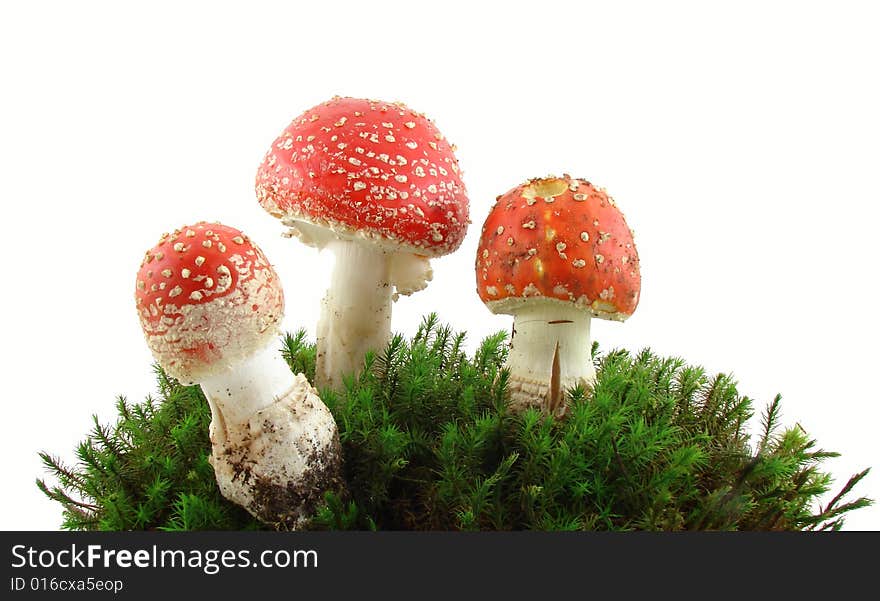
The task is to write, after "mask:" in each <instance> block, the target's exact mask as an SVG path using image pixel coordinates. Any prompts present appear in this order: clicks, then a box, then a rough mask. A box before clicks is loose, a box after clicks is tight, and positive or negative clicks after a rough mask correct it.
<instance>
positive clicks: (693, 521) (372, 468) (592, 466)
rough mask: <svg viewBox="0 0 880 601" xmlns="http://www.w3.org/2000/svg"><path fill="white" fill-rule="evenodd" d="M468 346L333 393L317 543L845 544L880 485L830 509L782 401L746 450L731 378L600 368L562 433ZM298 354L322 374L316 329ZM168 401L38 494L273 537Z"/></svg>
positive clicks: (171, 389)
mask: <svg viewBox="0 0 880 601" xmlns="http://www.w3.org/2000/svg"><path fill="white" fill-rule="evenodd" d="M464 342H465V334H464V333H456V332H453V331H452V330H451V329H450V328H449V327H446V326H441V325H440V324H438V323H437V321H436V318H435V317H434V316H429V317H428V318H426V319H425V321H424V322H423V324H422V326H421V327H420V329H419V331H418V333H417V334H416V335H415V336H414V337H413V338H412V339H411V340H405V339H404V338H403V337H401V336H395V337H394V338H393V339H392V341H391V342H390V343H389V345H388V347H387V348H386V349H384V351H383V352H382V353H381V354H377V355H368V356H367V357H366V359H365V369H364V371H363V374H362V375H361V376H360V377H358V378H349V379H348V380H347V381H346V386H345V391H344V392H343V393H342V394H336V393H333V392H330V391H322V394H321V396H322V398H323V399H324V401H325V402H326V403H327V405H328V407H330V409H331V411H332V412H333V414H334V416H335V418H336V421H337V424H338V426H339V434H340V439H341V442H342V446H343V451H344V454H345V477H346V481H347V484H348V489H349V494H348V495H347V496H346V497H345V498H340V497H337V496H334V495H329V496H328V497H327V503H326V505H325V506H324V507H322V508H321V509H320V510H319V511H318V513H317V515H316V516H315V519H314V520H313V524H312V527H313V528H316V529H396V530H404V529H405V530H513V529H539V530H584V529H587V530H686V529H692V530H706V529H712V530H812V529H838V528H840V527H841V525H842V524H843V518H844V516H845V514H846V513H848V512H850V511H853V510H856V509H858V508H861V507H865V506H867V505H869V504H870V503H871V501H870V500H868V499H865V498H857V499H854V500H851V501H846V500H845V499H846V497H847V496H848V495H849V494H850V493H851V490H852V488H853V487H854V486H855V485H856V484H857V483H858V481H859V480H861V479H862V478H863V477H864V476H865V475H866V474H867V472H868V470H865V471H863V472H861V473H859V474H856V475H855V476H853V477H852V478H851V479H850V480H849V482H847V484H846V485H845V486H844V487H843V489H842V490H841V491H840V493H839V494H838V495H836V496H835V497H834V499H833V500H832V501H831V502H830V503H829V504H828V505H826V506H824V507H821V506H819V505H818V502H819V499H820V498H822V497H824V495H825V494H826V493H827V492H828V491H829V489H830V485H831V477H830V475H829V474H827V473H825V472H823V471H821V464H822V462H823V460H825V459H827V458H829V457H834V456H836V454H835V453H829V452H825V451H821V450H819V449H817V448H816V446H815V441H813V440H811V439H810V438H809V437H808V436H807V434H806V433H805V432H803V431H802V430H801V429H800V428H799V427H794V428H788V429H781V428H780V427H779V421H780V399H779V397H777V398H776V399H774V400H773V402H771V403H770V405H769V406H768V407H767V409H766V410H765V412H764V414H763V416H762V417H763V419H762V429H761V432H760V433H759V435H758V436H757V437H756V439H755V440H750V438H749V436H748V425H749V423H750V420H751V419H752V417H753V405H752V401H751V400H750V399H749V398H747V397H744V396H741V395H740V394H739V393H738V392H737V390H736V385H735V383H734V382H733V381H732V380H731V379H730V377H729V376H726V375H715V376H709V375H708V374H706V373H705V372H704V371H703V370H702V369H701V368H699V367H695V366H689V365H686V364H685V362H684V361H682V360H681V359H678V358H664V357H658V356H656V355H655V354H653V353H652V352H651V351H650V350H643V351H641V352H640V353H638V354H636V355H632V354H630V353H628V352H626V351H613V352H610V353H608V354H605V355H600V354H598V352H597V349H596V346H595V345H594V347H593V351H594V361H595V363H596V368H597V373H598V379H597V382H596V385H595V387H594V389H593V390H590V391H585V390H579V389H575V390H572V391H569V394H570V401H571V410H570V412H569V415H568V416H567V418H566V419H564V420H562V421H556V420H552V419H549V418H545V417H544V416H542V415H541V414H539V413H537V412H535V411H531V412H527V413H525V414H523V415H518V416H516V415H511V414H509V413H508V412H507V411H506V410H505V404H504V399H505V390H506V382H507V376H506V372H505V371H503V370H502V369H501V365H502V364H503V362H504V358H505V354H506V350H507V345H506V342H507V340H506V336H505V334H504V333H498V334H496V335H494V336H491V337H489V338H487V339H486V340H484V341H483V343H482V344H481V345H480V346H479V348H478V349H477V351H476V352H475V354H474V356H472V357H470V356H468V355H467V354H466V353H465V350H464ZM282 353H283V355H284V357H285V359H286V360H287V362H288V363H289V364H290V365H291V368H292V369H293V370H294V371H297V372H300V371H302V372H304V373H306V374H307V375H308V376H309V377H311V376H312V375H313V374H314V360H315V349H314V345H313V344H311V343H309V342H308V341H307V339H306V336H305V334H304V332H298V333H297V334H296V335H288V336H286V337H285V338H284V340H283V348H282ZM157 376H158V379H159V394H160V396H161V400H160V401H159V402H158V403H156V402H155V401H153V400H152V399H147V401H146V402H145V403H143V404H139V405H130V404H129V403H127V402H126V401H125V400H124V399H120V400H119V402H118V404H117V406H118V409H119V420H118V421H117V423H116V425H115V426H113V427H112V428H111V427H104V426H101V425H100V424H98V423H97V422H96V425H95V429H94V430H93V431H92V432H91V433H90V435H89V436H88V437H87V439H86V441H84V442H83V443H82V444H81V445H80V447H79V449H78V458H79V462H78V464H77V465H76V466H75V467H68V466H64V465H62V464H61V463H60V462H59V461H57V460H55V459H53V458H51V457H49V456H48V455H43V459H44V462H45V463H46V466H47V468H48V469H49V471H50V472H51V473H52V475H53V476H54V479H55V480H56V481H57V484H55V485H53V486H52V487H51V488H50V486H49V485H47V484H46V483H45V482H44V481H42V480H39V481H38V485H39V486H40V488H41V489H42V490H43V491H44V492H45V493H46V494H47V495H49V496H50V497H51V498H53V499H55V500H56V501H59V502H60V503H61V505H62V506H63V508H64V521H63V527H65V528H69V529H107V530H123V529H165V530H193V529H214V530H220V529H244V528H258V527H261V525H260V524H258V523H256V522H255V521H254V520H253V519H251V518H250V516H248V515H247V514H246V513H245V512H244V511H243V510H241V509H240V508H238V507H236V506H235V505H233V504H231V503H229V502H228V501H226V500H225V499H223V498H222V496H221V495H220V493H219V491H218V489H217V486H216V484H215V482H214V477H213V472H212V470H211V466H210V464H209V463H208V461H207V457H208V455H209V451H210V449H209V444H210V443H209V441H208V436H207V431H208V423H209V421H210V415H209V412H208V409H207V406H206V404H205V402H204V398H203V397H202V394H201V391H200V390H199V389H198V387H183V386H180V385H179V384H177V383H176V382H175V381H173V380H171V379H169V378H168V377H167V376H166V375H165V374H164V373H163V372H162V371H161V370H157Z"/></svg>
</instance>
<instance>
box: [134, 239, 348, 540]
mask: <svg viewBox="0 0 880 601" xmlns="http://www.w3.org/2000/svg"><path fill="white" fill-rule="evenodd" d="M135 298H136V301H137V310H138V314H139V316H140V321H141V326H142V327H143V330H144V336H145V338H146V341H147V344H148V345H149V347H150V350H151V351H152V352H153V356H154V357H155V358H156V361H158V363H159V364H160V365H161V366H162V367H163V368H164V369H165V371H166V372H167V373H168V374H169V375H171V376H173V377H175V378H177V379H178V380H180V381H181V382H182V383H183V384H187V385H191V384H200V385H201V388H202V391H203V392H204V393H205V397H206V398H207V400H208V404H209V406H210V408H211V418H212V419H211V427H210V434H211V442H212V447H213V449H212V460H211V463H212V465H213V466H214V471H215V474H216V478H217V483H218V485H219V486H220V490H221V492H222V493H223V495H224V496H225V497H226V498H228V499H230V500H232V501H234V502H236V503H238V504H239V505H242V506H243V507H244V508H245V509H247V510H248V511H249V512H250V513H251V514H253V515H254V516H255V517H257V518H259V519H260V520H263V521H264V522H267V523H273V524H279V525H283V526H284V527H288V528H296V527H298V526H300V525H302V523H303V522H304V521H305V520H306V519H307V518H308V517H309V516H310V515H311V514H312V512H313V511H314V510H315V508H316V507H317V504H318V503H319V502H320V501H321V500H322V499H323V494H324V492H325V491H326V490H328V489H335V488H338V487H339V483H340V475H339V474H340V467H341V452H340V446H339V439H338V434H337V429H336V423H335V422H334V421H333V417H332V415H331V414H330V412H329V411H328V410H327V407H325V406H324V404H323V403H322V402H321V400H320V398H318V396H317V393H316V392H315V390H314V389H313V388H312V387H311V385H309V383H308V381H307V380H306V378H305V376H304V375H302V374H297V375H294V374H293V373H292V372H291V371H290V368H289V367H288V366H287V364H286V363H285V362H284V360H283V358H282V357H281V355H280V354H279V352H278V351H277V349H275V348H273V347H272V344H271V343H272V341H273V340H276V335H277V334H278V327H279V324H280V322H281V319H282V316H283V311H284V295H283V292H282V289H281V282H280V281H279V279H278V276H277V274H276V273H275V270H274V269H273V268H272V266H271V265H270V264H269V262H268V261H267V260H266V257H265V256H264V255H263V253H262V251H261V250H260V249H259V248H258V247H257V246H256V245H255V244H253V243H252V242H251V241H250V240H249V239H248V238H247V236H245V235H244V234H242V233H241V232H240V231H238V230H237V229H234V228H231V227H228V226H225V225H222V224H219V223H205V222H199V223H196V224H194V225H191V226H189V227H183V228H181V229H179V230H175V231H174V232H173V233H172V234H164V235H163V236H162V238H161V239H160V240H159V243H158V244H157V245H156V246H155V247H153V248H152V249H150V250H149V251H147V253H146V255H145V257H144V260H143V262H142V263H141V267H140V270H139V271H138V276H137V289H136V293H135Z"/></svg>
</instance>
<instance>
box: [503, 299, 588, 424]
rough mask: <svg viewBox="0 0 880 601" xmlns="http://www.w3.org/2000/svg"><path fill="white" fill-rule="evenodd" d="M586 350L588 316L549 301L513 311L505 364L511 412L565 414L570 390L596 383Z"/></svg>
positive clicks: (576, 309)
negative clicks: (536, 410)
mask: <svg viewBox="0 0 880 601" xmlns="http://www.w3.org/2000/svg"><path fill="white" fill-rule="evenodd" d="M590 347H591V344H590V315H589V313H588V312H586V311H584V310H582V309H579V308H577V307H574V306H569V305H566V304H564V303H561V302H552V301H548V302H539V304H537V305H535V306H530V307H523V308H520V309H517V311H516V313H515V315H514V322H513V338H512V343H511V349H510V353H509V355H508V359H507V365H506V367H508V368H509V370H510V384H509V390H510V396H511V398H510V404H511V408H512V409H514V410H522V409H524V408H527V407H539V408H541V409H544V410H545V411H547V412H548V413H560V412H561V411H563V410H564V404H565V403H564V401H565V394H566V391H567V390H568V389H570V388H572V387H574V386H576V385H582V386H590V385H592V384H593V382H594V381H595V379H596V370H595V369H594V368H593V361H592V357H591V354H590V350H591V349H590Z"/></svg>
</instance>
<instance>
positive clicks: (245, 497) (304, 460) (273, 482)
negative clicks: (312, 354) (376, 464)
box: [211, 374, 344, 530]
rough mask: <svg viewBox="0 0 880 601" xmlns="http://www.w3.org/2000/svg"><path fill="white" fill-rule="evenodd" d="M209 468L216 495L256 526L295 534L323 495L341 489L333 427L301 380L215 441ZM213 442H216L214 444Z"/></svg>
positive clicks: (339, 453) (338, 451)
mask: <svg viewBox="0 0 880 601" xmlns="http://www.w3.org/2000/svg"><path fill="white" fill-rule="evenodd" d="M216 427H217V426H216V424H215V422H214V421H212V422H211V440H212V443H213V450H212V455H211V464H212V465H213V466H214V473H215V476H216V478H217V484H218V485H219V487H220V492H221V493H222V494H223V496H224V497H226V498H227V499H229V500H230V501H232V502H234V503H237V504H238V505H241V506H242V507H244V508H245V509H246V510H247V511H248V512H249V513H250V514H251V515H253V516H254V517H256V518H257V519H259V520H260V521H262V522H264V523H266V524H271V525H274V526H275V527H276V528H279V529H285V530H296V529H298V528H301V527H302V526H303V525H305V523H306V522H307V521H308V519H309V518H310V517H311V516H312V515H313V514H314V512H315V510H316V509H317V508H318V506H319V505H320V503H321V502H322V501H323V498H324V493H325V492H327V491H331V490H334V491H339V490H341V489H342V488H343V487H344V484H343V480H342V476H341V471H342V450H341V447H340V444H339V435H338V432H337V428H336V422H335V421H334V420H333V416H332V415H331V414H330V411H329V410H328V409H327V407H326V406H325V405H324V404H323V403H322V402H321V399H320V398H319V397H318V395H317V393H316V392H315V390H314V388H312V387H311V385H310V384H309V383H308V381H307V380H306V378H305V376H303V375H302V374H298V375H297V376H296V378H295V381H294V384H293V386H292V387H291V389H290V391H289V392H288V393H287V394H285V395H283V396H282V397H281V398H279V399H278V400H277V401H275V402H274V403H272V404H271V405H269V406H267V407H264V408H262V409H260V410H258V411H256V412H254V413H253V415H251V416H250V418H248V419H247V421H246V422H244V423H242V424H239V425H238V426H232V427H230V424H228V423H227V424H226V439H225V440H223V441H222V442H219V441H218V439H221V438H222V437H218V436H215V428H216ZM214 441H218V442H214Z"/></svg>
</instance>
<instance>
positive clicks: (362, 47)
mask: <svg viewBox="0 0 880 601" xmlns="http://www.w3.org/2000/svg"><path fill="white" fill-rule="evenodd" d="M605 4H608V5H611V4H613V7H610V6H605V7H597V6H593V5H590V4H588V3H584V2H570V3H557V2H552V1H548V0H542V1H541V2H527V3H515V2H504V3H497V4H494V3H492V4H490V3H478V2H475V1H471V2H452V1H449V0H444V1H442V2H430V3H428V2H422V3H420V2H416V1H414V0H413V1H410V2H390V1H383V2H350V3H348V2H341V1H339V0H334V1H325V2H302V3H297V2H285V3H263V2H249V3H246V6H247V8H244V6H245V3H240V6H239V7H237V8H234V7H232V6H231V5H226V4H222V3H211V4H210V5H209V4H205V5H199V4H196V3H183V2H173V3H166V2H159V1H155V0H153V1H150V2H144V3H141V4H140V5H138V4H136V3H129V2H112V3H111V2H108V3H94V2H82V1H80V2H57V3H45V2H18V3H12V2H7V3H3V5H2V8H0V207H2V208H0V211H2V236H0V252H2V280H0V286H2V294H0V316H2V320H3V325H2V345H0V353H2V361H0V366H2V367H0V369H2V379H3V394H2V420H0V427H2V436H0V441H2V442H0V444H2V449H0V452H2V455H0V457H2V465H3V468H4V473H3V494H2V496H0V502H2V504H3V505H2V510H0V529H13V530H17V529H49V530H51V529H56V528H57V527H58V526H59V524H60V520H61V515H60V507H59V506H58V505H57V504H55V503H53V502H50V501H48V500H46V499H44V498H43V497H42V495H41V494H40V493H39V492H38V491H37V489H36V487H35V486H34V479H35V478H36V477H37V476H41V475H43V472H42V468H41V465H40V463H39V461H38V458H37V451H39V450H48V451H50V452H52V453H55V454H59V455H61V456H62V457H63V458H65V459H67V460H72V459H73V449H74V446H75V444H76V443H77V442H78V441H79V440H81V439H82V438H83V436H84V435H85V433H86V432H87V431H88V430H89V429H90V427H91V421H90V415H91V414H92V413H96V414H98V415H99V416H100V417H101V419H102V420H104V421H107V420H111V419H112V418H113V417H114V410H113V404H114V399H115V397H116V396H117V395H125V396H127V397H128V398H129V399H131V400H135V401H138V400H142V399H143V398H144V396H145V395H147V394H149V393H150V392H152V391H153V390H154V381H153V377H152V373H151V369H150V364H151V362H152V358H151V356H150V354H149V352H148V350H147V347H146V345H145V344H144V341H143V338H142V335H141V331H140V327H139V324H138V320H137V317H136V314H135V310H134V303H133V292H134V282H135V279H134V277H135V273H136V270H137V268H138V265H139V263H140V259H141V256H142V254H143V252H144V251H145V250H146V249H147V248H149V247H150V246H152V245H153V244H154V243H155V241H156V240H157V238H158V236H159V235H160V234H161V233H162V232H164V231H168V230H170V229H173V228H174V227H176V226H180V225H184V224H187V223H190V222H193V221H196V220H200V219H206V220H219V221H222V222H225V223H228V224H230V225H234V226H236V227H239V228H240V229H243V230H244V231H245V232H247V233H248V234H250V235H251V236H252V237H253V238H254V239H255V240H256V241H257V242H258V243H259V244H260V245H261V246H262V247H263V249H264V251H265V252H266V254H267V255H268V256H269V258H270V259H271V260H272V261H273V262H274V263H275V265H276V267H277V269H278V271H279V273H280V275H281V278H282V281H283V282H284V283H285V284H286V287H287V302H288V314H287V317H286V321H285V327H286V328H287V329H290V330H294V329H297V328H299V327H306V328H308V329H309V331H310V332H313V331H314V325H315V321H316V318H317V314H318V307H319V301H320V298H321V296H322V295H323V287H324V284H325V282H326V279H327V277H326V273H325V271H326V268H327V265H328V261H327V259H325V258H323V257H322V258H320V259H319V256H318V254H317V253H316V252H315V251H314V250H312V249H309V248H306V247H304V246H302V245H300V244H299V243H297V242H296V241H293V240H285V239H282V238H281V237H280V232H281V227H280V225H279V224H278V223H277V222H276V221H275V220H274V219H272V218H271V217H270V216H269V215H268V214H266V213H264V212H263V211H262V210H261V209H260V207H259V206H258V204H257V203H256V200H255V197H254V192H253V180H254V174H255V171H256V167H257V165H258V164H259V162H260V160H261V158H262V156H263V153H264V151H265V149H266V148H267V147H268V145H269V144H270V143H271V142H272V140H273V139H274V138H275V136H276V135H277V134H279V133H280V132H281V130H282V129H283V128H284V127H285V126H286V125H287V124H288V123H289V121H290V120H292V119H293V117H295V116H296V115H298V114H299V113H300V112H302V111H303V110H305V109H307V108H309V107H311V106H313V105H315V104H317V103H319V102H321V101H323V100H325V99H327V98H329V97H330V96H332V95H334V94H339V95H349V96H361V97H374V98H380V99H384V100H401V101H403V102H405V103H407V104H408V105H410V106H411V107H413V108H415V109H417V110H420V111H424V112H425V113H427V114H428V116H430V117H432V118H433V119H434V120H435V122H436V123H437V125H438V127H439V128H440V129H441V131H443V132H444V133H445V134H446V136H447V137H448V138H449V139H450V140H451V141H452V142H454V143H456V144H457V145H458V148H459V150H458V158H459V160H460V162H461V166H462V168H463V170H464V178H465V183H466V185H467V186H468V189H469V193H470V198H471V214H472V220H473V225H472V226H471V229H470V231H469V233H468V237H467V239H466V241H465V243H464V244H463V246H462V247H461V249H460V250H459V251H458V252H457V253H456V254H454V255H451V256H449V257H446V258H443V259H440V260H437V261H435V263H434V269H435V279H434V281H433V283H432V284H431V286H430V287H429V288H428V289H427V290H426V291H424V292H422V293H419V294H417V295H414V296H413V297H411V298H405V299H402V300H401V301H400V302H399V303H397V305H396V306H395V309H394V311H395V313H394V321H393V325H394V328H395V329H397V330H400V331H403V332H407V333H411V332H412V331H413V330H414V328H415V327H416V325H417V324H418V321H419V319H420V317H421V316H422V315H423V314H425V313H427V312H429V311H432V310H435V311H438V312H439V313H440V316H441V318H442V319H443V320H445V321H447V322H451V323H453V324H454V325H456V326H457V327H459V328H467V329H468V330H469V332H470V344H471V349H472V348H473V347H474V346H475V345H476V343H477V342H478V341H479V340H480V339H481V338H482V337H483V336H485V335H487V334H489V333H490V332H493V331H495V330H498V329H506V328H508V327H509V325H510V318H508V317H504V316H497V317H496V316H492V315H490V313H489V312H488V311H487V310H486V309H485V308H484V307H483V305H482V304H481V303H480V301H479V299H478V297H477V295H476V293H475V283H474V274H473V265H474V251H475V248H476V245H477V238H478V236H479V230H480V225H481V224H482V221H483V219H484V218H485V216H486V214H487V213H488V211H489V208H490V207H491V205H492V203H493V201H494V198H495V196H496V195H498V194H500V193H502V192H505V191H506V190H508V189H509V188H511V187H513V186H514V185H516V184H518V183H519V182H520V181H522V180H524V179H526V178H529V177H534V176H541V175H546V174H548V173H561V172H563V171H565V172H569V173H571V174H572V175H574V176H577V177H582V178H587V179H590V180H591V181H593V182H594V183H596V184H597V185H601V186H604V187H605V188H607V189H608V191H609V193H610V194H612V195H613V196H614V197H615V198H616V200H617V202H618V204H619V206H620V207H621V208H622V209H623V211H624V212H625V214H626V216H627V219H628V221H629V223H630V225H631V226H632V228H633V229H634V230H635V233H636V242H637V245H638V249H639V252H640V255H641V261H642V274H643V284H642V285H643V288H642V295H641V301H640V306H639V308H638V311H637V312H636V314H635V315H634V316H633V317H632V318H631V319H630V320H629V321H628V322H626V323H624V324H619V323H609V322H603V321H598V320H597V321H594V322H593V324H594V325H593V334H594V338H596V339H598V340H599V341H600V343H601V345H602V347H603V348H604V349H606V350H607V349H610V348H613V347H625V348H628V349H631V350H634V351H635V350H638V349H640V348H642V347H645V346H650V347H652V348H653V349H654V350H656V351H659V352H661V353H665V354H674V355H679V356H681V357H683V358H685V359H687V360H688V361H690V362H695V363H701V364H703V365H705V366H706V367H707V368H708V369H709V370H710V371H711V372H717V371H723V372H732V373H733V374H734V376H735V377H736V379H737V380H738V381H739V382H740V386H741V391H742V392H743V393H744V394H747V395H749V396H751V397H752V398H754V399H755V400H756V405H757V407H758V408H763V407H764V405H765V404H766V403H767V402H769V401H770V400H771V399H772V397H773V395H774V394H775V393H777V392H780V393H782V395H783V419H784V423H785V424H788V425H791V424H794V423H795V422H797V423H800V424H801V425H802V426H803V427H804V428H805V429H806V430H807V431H808V432H809V433H810V434H811V435H812V436H814V437H815V438H816V439H817V440H818V442H819V445H820V446H821V447H823V448H826V449H831V450H837V451H840V452H841V453H842V454H843V456H842V457H841V458H839V459H835V460H833V461H831V462H829V463H828V464H827V467H828V469H830V471H831V472H832V473H833V474H834V476H835V478H836V486H837V487H839V486H841V485H842V484H843V483H844V482H845V481H846V479H847V478H848V477H849V475H851V474H853V473H855V472H857V471H859V470H861V469H863V468H865V467H869V466H873V467H874V469H875V470H880V462H878V458H880V453H878V442H877V425H876V422H877V420H878V417H880V411H878V408H877V407H878V402H880V398H878V397H880V393H878V390H880V385H878V382H877V373H878V371H877V368H878V366H877V355H878V352H877V347H876V340H877V337H878V334H880V317H878V310H877V307H876V304H877V301H878V284H877V264H878V246H877V242H876V239H875V235H876V228H877V218H878V217H880V211H878V201H880V195H878V185H877V176H878V166H880V116H878V115H880V110H878V107H880V77H878V72H877V69H878V63H877V59H878V57H880V41H878V40H880V36H878V35H877V31H878V26H880V21H878V15H877V13H875V12H874V10H875V9H873V8H872V4H871V3H867V2H866V3H851V2H828V3H813V2H796V3H795V2H792V3H781V2H755V3H753V2H744V1H741V0H740V1H737V2H731V3H728V4H727V7H726V8H725V7H723V6H722V5H721V4H719V3H705V2H692V3H669V2H663V3H647V2H645V3H629V2H616V3H605ZM835 490H836V489H835ZM856 492H857V493H860V494H863V495H868V496H871V497H873V498H875V499H880V471H877V472H876V473H874V474H872V475H870V476H869V478H868V479H867V480H866V481H865V482H864V483H863V486H860V487H859V488H858V489H857V491H856ZM847 529H870V530H876V529H880V508H878V507H874V508H870V509H866V510H861V511H859V512H857V513H856V514H854V515H852V517H850V518H849V520H848V522H847Z"/></svg>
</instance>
